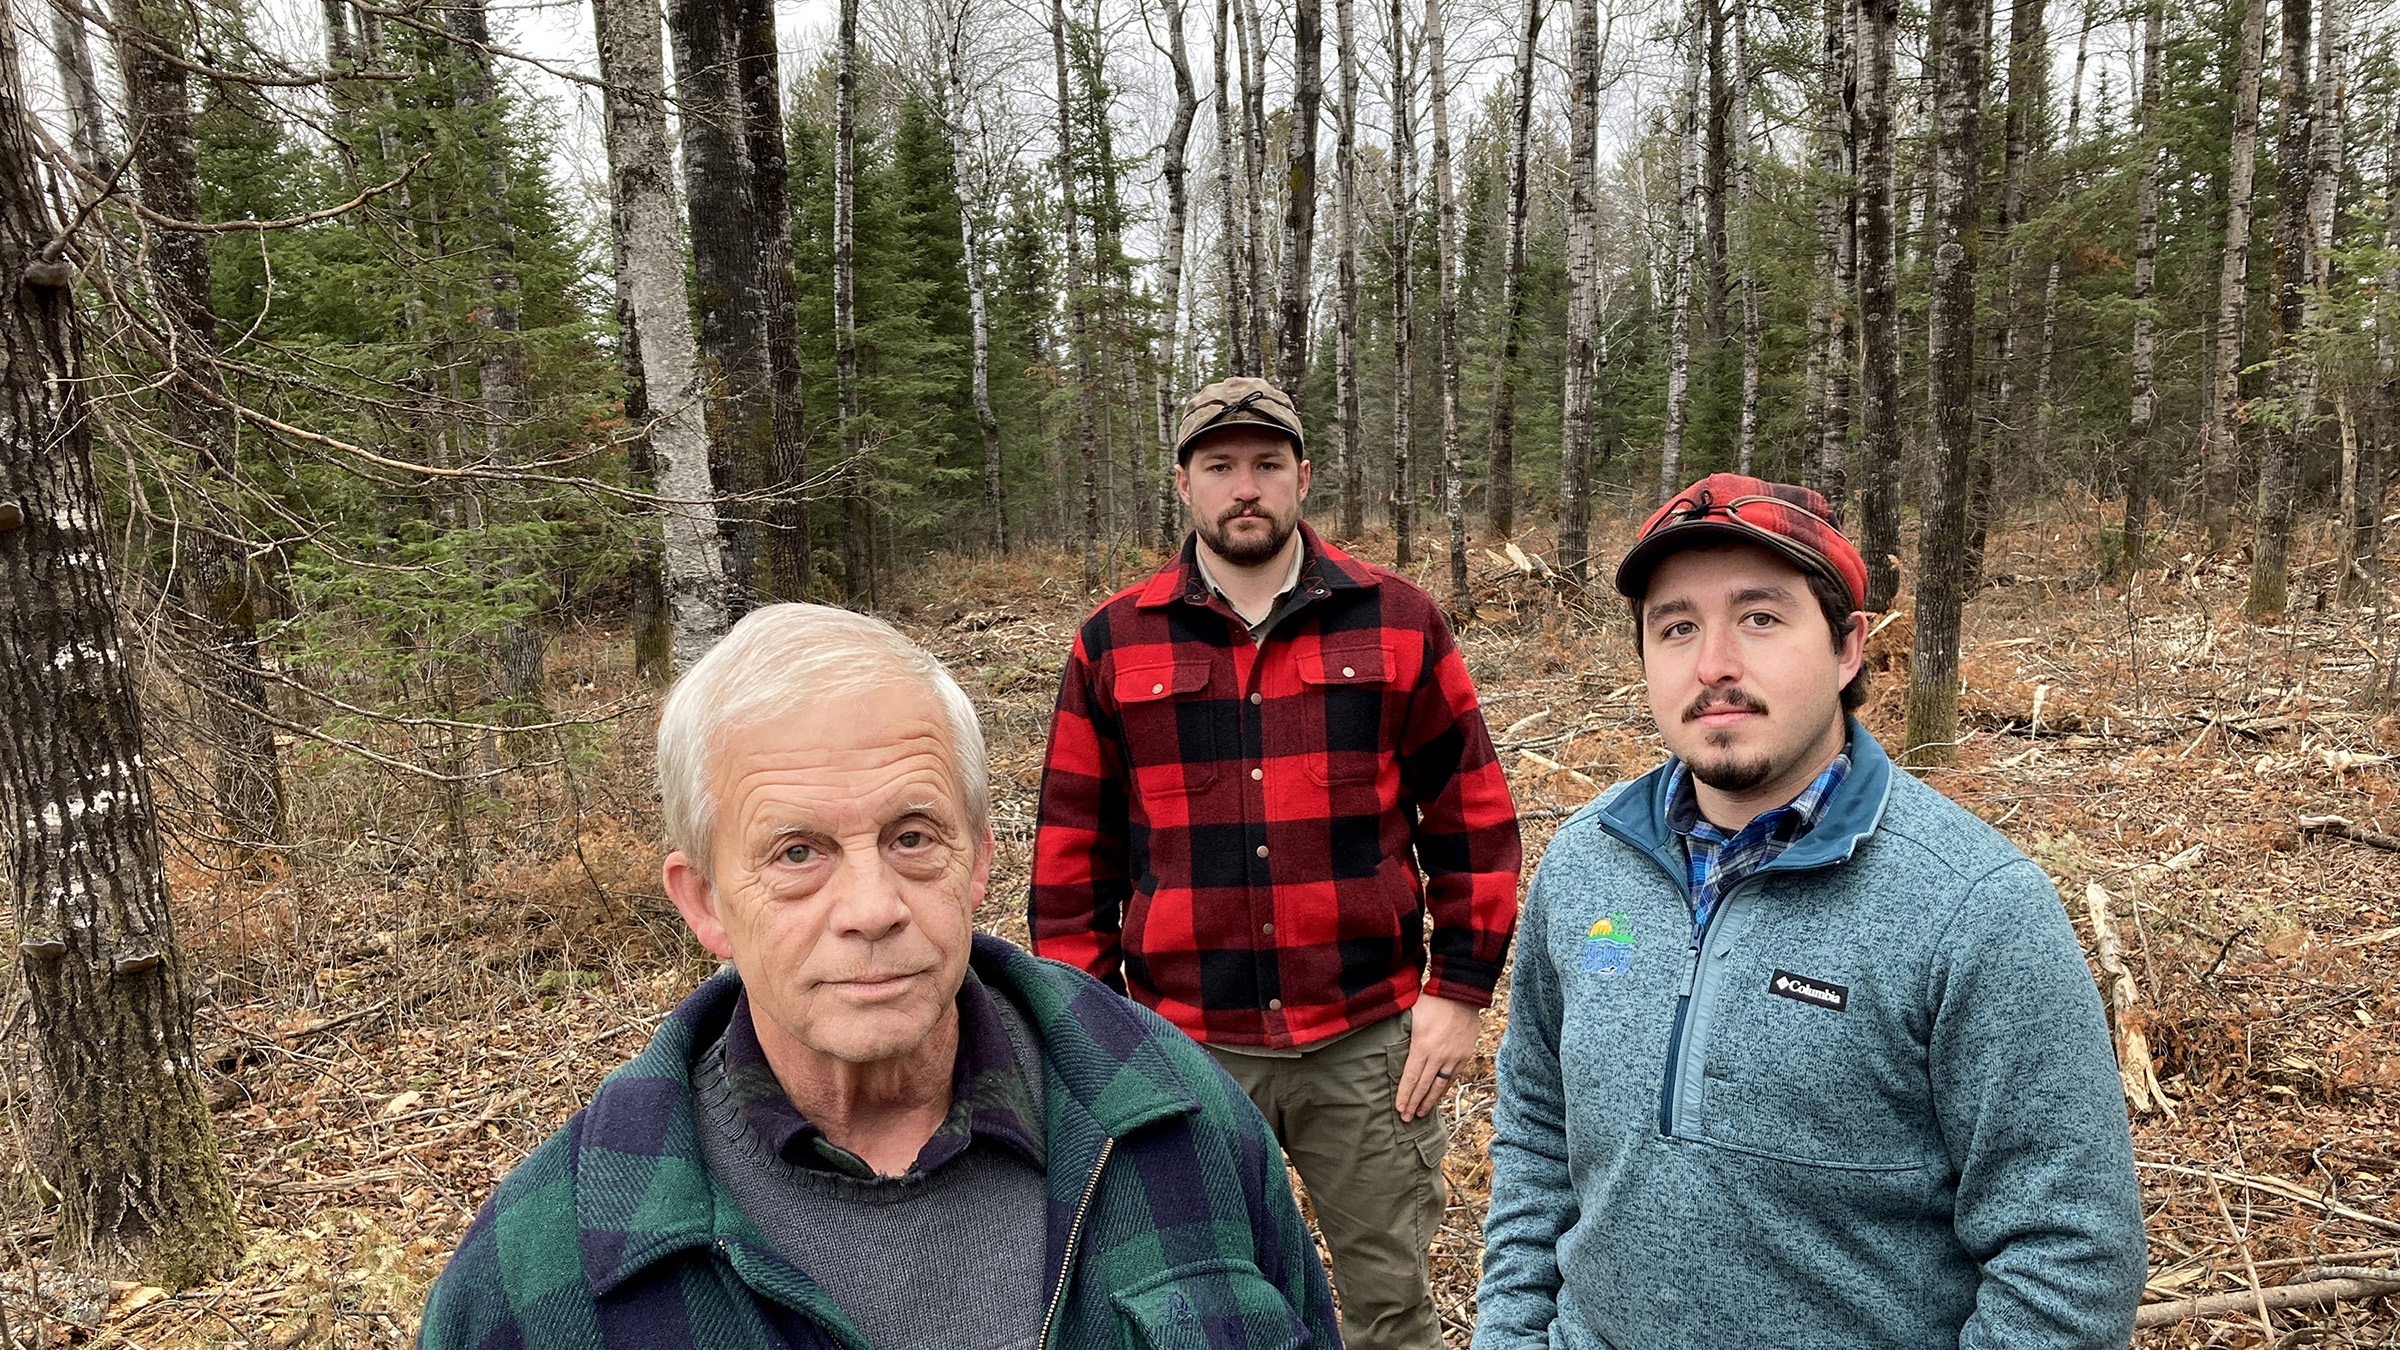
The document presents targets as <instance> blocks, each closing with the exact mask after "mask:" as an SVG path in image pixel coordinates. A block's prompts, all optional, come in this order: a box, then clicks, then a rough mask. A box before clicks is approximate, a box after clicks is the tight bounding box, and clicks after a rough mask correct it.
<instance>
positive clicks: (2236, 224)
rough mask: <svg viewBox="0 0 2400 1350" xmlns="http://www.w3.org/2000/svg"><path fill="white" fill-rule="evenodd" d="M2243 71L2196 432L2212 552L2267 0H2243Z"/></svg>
mask: <svg viewBox="0 0 2400 1350" xmlns="http://www.w3.org/2000/svg"><path fill="white" fill-rule="evenodd" d="M2242 4H2243V6H2244V7H2243V11H2242V30H2241V32H2242V35H2241V39H2240V41H2241V48H2242V49H2241V53H2240V62H2241V65H2240V71H2239V73H2238V74H2237V75H2236V77H2235V79H2234V86H2233V139H2232V143H2231V146H2230V148H2229V149H2228V151H2227V154H2226V170H2225V251H2224V255H2223V266H2222V267H2221V269H2220V270H2219V272H2218V276H2217V338H2216V351H2215V354H2214V363H2213V366H2212V368H2211V370H2210V385H2211V387H2212V388H2213V389H2214V391H2215V397H2214V398H2213V399H2211V400H2210V403H2209V418H2208V430H2207V434H2206V435H2205V436H2203V437H2202V438H2201V443H2200V455H2201V480H2202V481H2201V491H2200V524H2201V528H2202V529H2203V531H2204V532H2205V534H2206V547H2207V549H2208V551H2209V552H2211V553H2219V552H2223V551H2224V549H2225V547H2226V545H2228V544H2230V543H2232V542H2233V494H2234V476H2235V474H2236V472H2237V471H2238V469H2239V466H2240V458H2239V446H2238V444H2237V442H2236V440H2235V435H2236V430H2235V429H2236V427H2237V426H2238V425H2239V423H2240V420H2241V417H2240V413H2241V400H2242V387H2241V370H2242V323H2243V311H2244V309H2245V307H2246V305H2247V303H2248V299H2249V280H2248V278H2249V275H2250V191H2251V177H2252V175H2253V173H2254V172H2255V170H2256V166H2257V163H2258V84H2259V61H2260V44H2261V43H2263V42H2264V41H2265V40H2266V30H2267V0H2242Z"/></svg>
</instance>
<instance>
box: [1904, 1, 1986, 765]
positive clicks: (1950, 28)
mask: <svg viewBox="0 0 2400 1350" xmlns="http://www.w3.org/2000/svg"><path fill="white" fill-rule="evenodd" d="M1986 3H1988V0H1934V4H1933V14H1932V21H1933V44H1934V60H1935V62H1936V63H1937V64H1936V68H1935V71H1934V77H1933V96H1934V104H1935V121H1934V138H1935V140H1934V217H1935V223H1934V251H1933V272H1932V277H1931V279H1930V280H1931V293H1930V295H1929V296H1928V301H1927V306H1926V318H1925V329H1926V345H1927V351H1928V365H1929V370H1928V376H1929V381H1930V385H1931V387H1930V389H1929V391H1928V400H1927V401H1928V402H1929V404H1930V405H1931V419H1930V420H1931V423H1932V425H1931V443H1930V446H1929V449H1930V452H1931V453H1930V458H1931V459H1932V468H1933V483H1932V487H1931V493H1930V495H1931V496H1932V498H1933V502H1932V505H1931V508H1930V509H1929V510H1927V511H1926V513H1925V519H1924V526H1923V528H1922V529H1921V530H1920V532H1919V534H1918V536H1917V617H1916V635H1915V643H1914V646H1913V649H1912V655H1911V657H1910V660H1909V679H1908V729H1907V732H1906V736H1905V739H1904V741H1903V744H1904V746H1905V747H1906V748H1905V749H1904V750H1903V752H1902V753H1903V757H1904V759H1905V762H1907V763H1909V764H1911V765H1943V764H1951V763H1955V762H1956V761H1957V757H1958V747H1957V740H1958V638H1959V620H1960V617H1961V610H1962V609H1963V608H1964V605H1965V602H1966V587H1965V584H1964V583H1965V566H1966V553H1967V547H1966V545H1967V496H1968V493H1969V490H1970V486H1971V483H1972V478H1973V473H1974V464H1975V270H1976V254H1977V252H1978V251H1979V250H1980V248H1981V246H1982V240H1981V239H1980V238H1979V237H1978V236H1979V234H1980V232H1981V230H1982V226H1983V210H1982V207H1983V203H1982V196H1983V65H1984V44H1985V41H1986V38H1985V29H1984V8H1983V7H1984V5H1985V4H1986Z"/></svg>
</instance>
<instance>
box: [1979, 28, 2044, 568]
mask: <svg viewBox="0 0 2400 1350" xmlns="http://www.w3.org/2000/svg"><path fill="white" fill-rule="evenodd" d="M2046 12H2047V0H2015V3H2014V4H2013V5H2012V6H2011V7H2010V10H2009V22H2008V101H2007V105H2006V112H2005V113H2004V115H2003V119H2002V132H2001V135H2002V138H2003V139H2002V146H2001V152H2000V160H2001V168H2000V210H1999V213H1998V215H1997V217H1996V218H1995V220H1994V222H1993V226H1992V240H1993V243H1994V244H1995V245H1996V246H1997V247H1998V249H1999V252H2000V258H1999V269H1998V270H1999V276H1998V277H1997V278H1996V281H1997V284H1996V285H1995V287H1994V288H1993V292H1992V308H1993V310H1994V311H1995V313H1994V314H1993V315H1992V329H1991V334H1992V348H1991V357H1990V360H1989V362H1988V363H1987V364H1986V366H1985V369H1984V403H1983V445H1982V448H1981V449H1980V450H1978V451H1977V453H1976V460H1975V486H1974V490H1973V493H1972V495H1971V497H1970V499H1969V501H1968V503H1967V594H1969V595H1973V594H1974V593H1975V592H1976V591H1978V590H1980V589H1981V588H1982V585H1983V574H1984V565H1983V564H1984V557H1983V555H1984V542H1985V540H1986V539H1987V538H1988V537H1989V536H1990V534H1991V528H1992V517H1993V516H1994V515H1995V514H1997V513H1998V512H1999V511H2000V509H2001V508H2000V506H1999V501H2000V498H1999V497H1998V496H1996V495H1995V491H1994V486H1995V484H1996V482H1997V480H1998V474H1999V470H2000V465H2001V464H2003V463H2007V464H2010V465H2014V464H2015V463H2016V448H2017V443H2018V442H2017V430H2018V428H2019V427H2020V426H2022V425H2023V418H2022V417H2021V416H2020V415H2019V409H2018V407H2017V403H2018V391H2017V321H2018V317H2019V315H2020V314H2022V313H2023V311H2024V308H2025V307H2024V305H2023V304H2022V303H2021V302H2020V300H2019V297H2018V295H2017V285H2018V276H2019V273H2020V271H2021V270H2022V265H2023V263H2024V259H2025V244H2024V240H2023V239H2021V238H2020V237H2019V236H2020V234H2021V233H2022V229H2021V227H2022V226H2023V225H2024V223H2025V185H2026V180H2027V178H2028V177H2029V176H2030V174H2031V171H2032V167H2033V132H2034V128H2035V122H2036V119H2037V118H2038V117H2039V116H2040V110H2041V97H2042V92H2041V91H2042V89H2043V87H2044V86H2045V85H2046V84H2047V83H2048V82H2049V72H2050V34H2049V32H2048V31H2047V30H2046V29H2045V28H2044V27H2043V23H2044V19H2045V14H2046Z"/></svg>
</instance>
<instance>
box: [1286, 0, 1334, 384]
mask: <svg viewBox="0 0 2400 1350" xmlns="http://www.w3.org/2000/svg"><path fill="white" fill-rule="evenodd" d="M1324 45H1325V12H1324V5H1323V0H1293V3H1292V118H1291V124H1290V126H1289V128H1288V129H1287V130H1286V132H1285V135H1286V136H1287V137H1288V138H1289V139H1288V149H1289V153H1288V154H1287V155H1286V156H1285V165H1286V168H1285V171H1284V179H1283V182H1284V203H1283V280H1282V281H1281V282H1280V283H1279V284H1278V285H1277V287H1276V295H1277V297H1278V299H1279V300H1280V301H1281V302H1282V305H1283V336H1282V337H1281V338H1279V339H1278V340H1277V342H1276V344H1275V383H1276V384H1277V385H1278V386H1280V387H1281V388H1282V389H1283V391H1284V392H1285V393H1287V394H1290V395H1291V396H1292V401H1293V403H1294V405H1295V406H1297V405H1298V404H1299V402H1300V393H1301V386H1302V385H1304V384H1306V383H1307V382H1308V315H1309V309H1310V303H1309V302H1310V300H1311V296H1310V294H1309V284H1308V283H1309V274H1310V260H1311V256H1312V254H1313V252H1314V249H1315V244H1316V235H1317V103H1318V100H1319V98H1320V97H1321V95H1322V93H1323V88H1324V81H1323V79H1322V77H1321V74H1320V70H1321V66H1322V55H1321V51H1322V48H1323V47H1324Z"/></svg>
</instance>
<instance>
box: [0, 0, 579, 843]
mask: <svg viewBox="0 0 2400 1350" xmlns="http://www.w3.org/2000/svg"><path fill="white" fill-rule="evenodd" d="M115 19H116V25H117V32H116V38H117V69H118V70H119V71H121V72H122V73H123V78H124V82H125V101H126V106H127V109H128V111H129V112H130V114H131V116H132V117H133V119H134V122H135V124H136V125H138V126H140V127H141V128H142V134H141V136H140V137H139V138H138V140H137V141H136V143H135V144H134V146H133V149H132V152H131V153H132V155H133V171H134V180H135V185H136V188H137V189H138V191H139V193H140V197H141V202H142V205H144V206H146V207H148V208H149V209H150V210H152V211H154V212H156V213H157V214H159V215H161V216H165V217H167V218H169V219H172V220H177V221H192V222H197V221H198V220H199V219H200V194H199V184H200V170H199V151H198V148H197V146H196V145H195V144H194V142H193V139H192V106H191V96H190V90H189V87H188V85H187V83H186V81H185V78H184V67H183V65H182V64H181V62H182V60H184V59H187V58H185V57H184V56H183V54H184V53H187V52H189V51H191V50H192V37H191V33H190V31H189V28H188V27H187V25H188V24H189V22H190V20H189V18H188V16H187V15H186V13H185V11H184V10H183V9H182V8H181V7H180V6H177V5H175V4H173V3H171V2H170V0H124V2H123V3H120V4H119V5H118V7H117V9H116V12H115ZM11 78H12V79H13V78H15V76H14V73H13V68H12V74H11ZM9 134H10V135H12V136H14V135H21V134H22V133H21V132H20V131H17V130H16V129H14V127H13V124H12V128H11V130H10V132H9ZM30 181H31V180H28V182H30ZM30 218H31V217H28V219H30ZM142 233H143V236H144V238H143V241H142V253H143V256H144V259H145V261H146V262H147V264H148V274H149V283H150V288H151V291H152V294H153V295H154V296H155V298H156V305H157V314H158V320H159V322H160V324H161V325H162V326H163V327H164V328H165V329H166V333H165V338H166V341H167V348H166V350H165V351H164V352H162V353H161V356H162V358H163V359H164V360H165V361H167V362H169V363H171V364H172V367H173V369H172V372H171V375H170V378H169V380H168V382H167V385H166V389H165V394H166V403H167V417H168V424H169V426H170V428H171V429H172V430H173V433H174V435H175V438H176V440H178V441H180V442H181V443H182V444H184V445H185V446H188V447H190V449H191V452H192V454H193V457H194V459H195V460H196V461H197V468H198V471H199V474H200V477H201V481H202V482H203V483H205V484H206V485H207V487H208V489H209V492H210V495H211V497H212V498H214V499H216V500H218V501H223V502H236V503H238V502H239V501H240V499H241V495H242V489H241V464H240V461H239V458H238V456H237V454H236V449H235V446H236V441H235V437H234V427H233V417H232V414H231V413H229V412H228V411H227V410H226V407H225V402H226V393H225V383H224V377H223V375H222V374H221V373H220V372H219V370H218V367H217V314H216V297H215V294H214V288H213V285H212V283H211V279H210V273H209V260H208V236H207V235H205V234H201V233H198V232H195V231H193V230H188V229H174V228H171V227H164V226H160V225H157V224H145V225H144V226H143V227H142ZM228 517H229V519H228V521H227V523H226V525H225V526H224V527H223V528H222V529H220V530H217V531H205V530H201V531H193V532H191V533H190V534H188V535H185V536H183V537H182V538H181V539H179V540H178V544H177V546H178V550H179V551H180V552H181V554H182V555H183V556H182V559H181V566H180V567H179V569H178V578H177V579H178V582H179V583H180V587H181V590H182V599H183V610H184V614H185V618H186V622H187V623H188V625H189V627H190V631H191V637H192V642H193V646H194V648H195V656H196V658H197V659H196V660H195V661H194V663H193V664H194V669H193V672H192V678H193V679H194V681H195V682H196V684H197V685H198V688H199V692H200V696H201V729H202V731H203V732H204V734H205V735H206V738H207V740H208V744H209V754H210V759H211V761H212V768H213V773H212V786H213V788H214V789H215V793H216V807H217V817H218V820H219V822H220V824H221V825H222V827H223V829H224V832H225V834H226V836H227V838H228V839H230V840H231V841H232V844H233V852H234V854H235V856H236V858H237V859H239V860H241V861H243V862H245V863H246V862H247V861H248V859H249V857H250V856H251V854H252V853H253V852H254V851H255V850H256V849H258V848H261V847H263V846H269V845H273V844H275V843H278V842H280V841H281V840H282V838H283V827H284V801H283V771H282V766H281V765H280V764H279V763H278V762H277V760H276V755H275V732H274V728H273V726H272V725H270V724H269V723H268V722H267V720H266V713H267V688H266V681H265V680H264V679H263V678H262V677H261V675H260V673H259V671H260V663H259V645H258V616H257V607H256V606H257V600H256V595H255V593H254V591H253V582H252V579H251V576H250V567H249V562H248V560H247V559H246V558H244V557H243V554H242V550H241V548H240V547H239V546H238V545H236V544H233V543H231V542H228V541H229V540H231V539H238V538H239V537H240V536H241V533H242V529H241V525H240V518H239V513H238V509H235V510H231V511H229V512H228ZM537 651H538V648H537Z"/></svg>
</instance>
